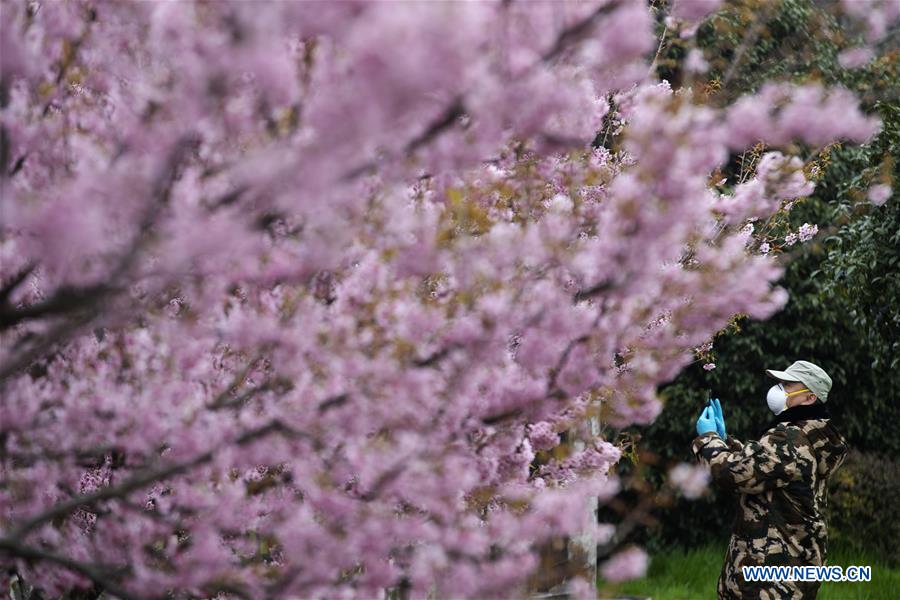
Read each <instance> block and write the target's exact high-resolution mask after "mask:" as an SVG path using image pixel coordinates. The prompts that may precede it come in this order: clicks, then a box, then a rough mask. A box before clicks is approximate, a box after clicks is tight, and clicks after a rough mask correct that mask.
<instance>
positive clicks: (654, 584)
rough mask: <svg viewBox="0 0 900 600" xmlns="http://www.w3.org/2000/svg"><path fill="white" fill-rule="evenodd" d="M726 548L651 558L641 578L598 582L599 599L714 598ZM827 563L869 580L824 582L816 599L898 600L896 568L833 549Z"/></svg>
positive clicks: (899, 571)
mask: <svg viewBox="0 0 900 600" xmlns="http://www.w3.org/2000/svg"><path fill="white" fill-rule="evenodd" d="M725 550H726V545H725V544H723V545H722V546H721V547H718V546H705V547H702V548H697V549H693V550H689V551H676V552H671V553H668V554H661V555H656V556H653V557H652V558H651V560H650V568H649V569H648V571H647V576H646V577H644V578H643V579H638V580H635V581H629V582H626V583H623V584H619V585H612V584H608V583H605V582H603V581H601V582H600V585H599V589H600V597H601V598H622V597H629V596H631V597H640V598H652V599H653V600H694V599H699V598H715V597H716V580H717V579H718V577H719V571H720V570H721V568H722V561H723V560H724V559H725ZM828 564H830V565H840V566H842V567H844V568H846V567H848V566H850V565H871V567H872V581H869V582H854V583H838V582H824V583H822V587H821V588H820V589H819V596H818V598H819V600H881V599H882V598H883V599H885V600H888V599H894V598H900V568H896V567H895V568H890V567H888V566H886V565H885V563H884V561H883V560H880V559H878V558H877V557H874V556H871V555H867V554H866V553H861V552H855V551H853V550H850V549H846V548H840V547H836V548H834V549H832V550H831V551H830V552H829V556H828Z"/></svg>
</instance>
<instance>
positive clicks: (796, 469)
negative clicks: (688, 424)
mask: <svg viewBox="0 0 900 600" xmlns="http://www.w3.org/2000/svg"><path fill="white" fill-rule="evenodd" d="M735 442H737V443H736V444H733V445H729V444H727V443H726V442H725V441H724V440H723V439H722V438H720V437H719V436H718V435H717V434H716V433H714V432H709V433H705V434H703V435H701V436H698V437H696V438H694V441H693V443H692V444H691V449H692V451H693V453H694V456H695V457H696V458H697V459H698V460H699V461H701V462H703V463H705V464H707V465H709V468H710V472H711V473H712V478H713V480H715V481H716V483H718V484H719V485H720V486H721V487H724V488H726V489H730V490H733V491H736V492H739V493H743V494H758V493H761V492H763V491H766V490H771V489H775V488H779V487H784V486H786V485H788V484H789V483H790V482H791V481H794V480H798V479H803V478H804V477H807V476H810V475H811V474H812V472H811V471H812V470H813V469H814V468H815V458H814V456H813V454H812V452H811V448H809V447H808V446H809V441H808V440H807V439H806V436H805V435H803V432H802V431H800V429H799V428H797V427H789V426H785V425H784V424H779V425H778V426H776V427H774V428H772V429H770V430H769V431H768V432H766V434H765V435H764V436H763V437H762V439H760V440H759V441H758V442H755V441H751V442H747V443H746V444H740V442H738V441H737V440H735ZM738 446H740V447H739V449H738ZM804 450H806V451H804Z"/></svg>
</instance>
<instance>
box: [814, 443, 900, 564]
mask: <svg viewBox="0 0 900 600" xmlns="http://www.w3.org/2000/svg"><path fill="white" fill-rule="evenodd" d="M898 496H900V462H897V461H892V460H890V459H888V458H886V457H884V456H879V455H876V454H861V453H858V452H853V453H851V455H850V457H849V458H848V459H847V463H846V466H845V467H844V468H843V469H841V470H839V471H838V473H837V475H836V476H835V478H834V480H833V481H832V485H831V493H830V500H829V511H828V513H829V522H830V524H831V531H832V535H831V541H832V543H833V544H836V545H839V546H844V547H847V548H853V549H856V550H862V549H865V550H868V551H874V552H875V553H877V554H878V555H879V556H883V557H884V559H885V560H886V561H888V562H889V563H890V564H893V565H894V566H896V565H897V564H900V555H898V553H897V540H900V504H898V503H897V498H898Z"/></svg>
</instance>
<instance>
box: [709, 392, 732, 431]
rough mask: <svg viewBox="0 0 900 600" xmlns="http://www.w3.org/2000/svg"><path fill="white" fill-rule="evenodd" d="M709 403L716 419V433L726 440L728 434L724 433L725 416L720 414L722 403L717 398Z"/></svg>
mask: <svg viewBox="0 0 900 600" xmlns="http://www.w3.org/2000/svg"><path fill="white" fill-rule="evenodd" d="M711 404H712V407H713V411H714V416H715V419H716V433H718V434H719V437H720V438H722V439H723V440H727V439H728V435H727V434H726V433H725V417H724V416H722V405H721V404H720V403H719V399H718V398H714V399H713V401H712V403H711Z"/></svg>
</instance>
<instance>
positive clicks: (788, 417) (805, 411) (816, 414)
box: [769, 404, 831, 427]
mask: <svg viewBox="0 0 900 600" xmlns="http://www.w3.org/2000/svg"><path fill="white" fill-rule="evenodd" d="M830 418H831V414H830V413H829V412H828V407H827V406H826V405H825V404H802V405H800V406H792V407H791V408H788V409H785V410H783V411H781V413H780V414H778V415H777V416H776V417H775V418H774V419H773V420H772V423H771V424H770V425H769V427H775V426H776V425H778V424H779V423H794V422H796V421H809V420H812V419H830Z"/></svg>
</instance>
